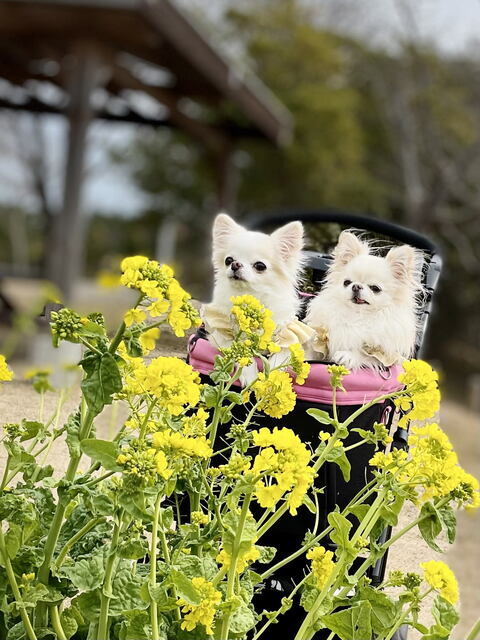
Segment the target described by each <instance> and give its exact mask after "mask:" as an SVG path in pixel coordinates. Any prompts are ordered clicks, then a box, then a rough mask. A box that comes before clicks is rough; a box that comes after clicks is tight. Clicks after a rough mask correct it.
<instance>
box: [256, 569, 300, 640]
mask: <svg viewBox="0 0 480 640" xmlns="http://www.w3.org/2000/svg"><path fill="white" fill-rule="evenodd" d="M307 578H308V575H306V576H304V577H303V579H302V580H301V581H300V582H299V583H298V584H297V585H296V586H295V587H294V589H292V591H291V592H290V593H289V594H288V599H289V600H292V598H293V596H294V595H295V594H296V593H297V591H298V590H299V589H300V587H301V586H302V584H303V583H304V582H305V580H306V579H307ZM282 612H283V606H282V607H280V608H279V609H277V611H275V613H274V615H273V616H272V617H271V618H269V619H268V620H267V622H266V623H265V624H264V625H263V627H261V628H260V629H259V631H258V633H256V634H255V635H254V636H253V638H252V640H258V638H260V636H261V635H262V634H263V633H264V631H266V630H267V629H268V627H269V626H270V625H271V624H272V623H274V622H275V621H276V620H277V618H278V616H279V615H281V614H282Z"/></svg>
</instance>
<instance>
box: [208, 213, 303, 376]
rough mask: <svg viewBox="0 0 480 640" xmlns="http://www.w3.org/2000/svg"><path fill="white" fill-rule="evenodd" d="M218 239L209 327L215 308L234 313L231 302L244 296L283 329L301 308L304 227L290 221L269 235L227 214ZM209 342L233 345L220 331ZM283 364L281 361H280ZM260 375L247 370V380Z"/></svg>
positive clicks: (217, 228)
mask: <svg viewBox="0 0 480 640" xmlns="http://www.w3.org/2000/svg"><path fill="white" fill-rule="evenodd" d="M212 235H213V267H214V271H215V286H214V291H213V300H212V302H211V303H210V304H209V305H207V306H206V307H205V319H206V323H207V325H208V324H209V323H208V315H209V314H208V311H209V308H210V309H214V310H220V311H221V312H223V313H224V314H226V315H228V314H229V312H230V309H231V306H232V303H231V300H230V298H231V297H232V296H239V295H244V294H250V295H252V296H254V297H255V298H257V299H258V300H260V302H261V303H262V304H263V305H264V306H265V307H267V308H268V309H270V311H271V312H272V317H273V320H274V321H275V323H276V325H277V327H278V328H281V327H283V326H285V325H286V324H287V323H289V322H291V321H293V320H295V318H296V314H297V312H298V309H299V305H300V301H299V297H298V294H297V288H296V286H297V282H298V278H299V273H300V269H301V265H302V247H303V226H302V224H301V223H300V222H290V223H288V224H286V225H284V226H283V227H280V228H279V229H277V230H276V231H274V232H273V233H272V234H271V235H268V234H265V233H260V232H258V231H248V230H247V229H245V228H244V227H242V226H240V225H239V224H237V223H236V222H235V221H234V220H233V219H232V218H231V217H230V216H228V215H227V214H225V213H219V214H218V215H217V217H216V218H215V221H214V223H213V232H212ZM209 339H210V341H211V342H212V344H214V345H215V346H216V347H226V346H228V345H229V341H228V339H227V338H226V337H225V334H224V333H223V334H222V332H221V331H215V330H214V327H212V330H211V332H210V335H209ZM275 355H277V354H275ZM278 355H279V356H280V354H278ZM277 360H278V359H277ZM278 364H281V362H278V361H276V365H278ZM255 377H256V368H255V367H254V366H251V367H250V368H248V367H247V368H245V369H244V374H243V375H242V382H243V383H248V382H251V381H252V379H254V378H255Z"/></svg>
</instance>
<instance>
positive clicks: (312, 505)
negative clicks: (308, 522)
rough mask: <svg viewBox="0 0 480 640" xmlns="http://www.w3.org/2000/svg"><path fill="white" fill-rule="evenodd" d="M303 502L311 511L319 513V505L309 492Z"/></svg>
mask: <svg viewBox="0 0 480 640" xmlns="http://www.w3.org/2000/svg"><path fill="white" fill-rule="evenodd" d="M302 504H304V505H305V506H306V507H307V509H308V510H309V511H310V513H317V505H316V504H315V503H314V501H313V500H312V499H311V498H310V496H308V495H307V494H305V495H304V496H303V500H302Z"/></svg>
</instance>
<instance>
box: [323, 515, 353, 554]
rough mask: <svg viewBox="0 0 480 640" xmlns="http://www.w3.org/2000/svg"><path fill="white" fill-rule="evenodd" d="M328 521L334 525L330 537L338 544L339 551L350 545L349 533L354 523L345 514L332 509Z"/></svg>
mask: <svg viewBox="0 0 480 640" xmlns="http://www.w3.org/2000/svg"><path fill="white" fill-rule="evenodd" d="M327 519H328V523H329V524H330V525H331V526H332V527H333V531H332V533H331V534H330V538H331V540H332V542H333V543H334V544H336V545H337V547H338V548H339V551H341V550H343V549H345V548H347V547H348V546H349V545H350V540H349V533H350V529H351V528H352V523H351V522H350V521H349V520H347V518H346V517H345V516H343V515H342V514H341V513H338V512H337V511H332V512H331V513H329V514H328V516H327Z"/></svg>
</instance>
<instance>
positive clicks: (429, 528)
mask: <svg viewBox="0 0 480 640" xmlns="http://www.w3.org/2000/svg"><path fill="white" fill-rule="evenodd" d="M420 515H421V516H425V517H424V519H423V520H421V521H420V522H419V523H418V528H419V530H420V533H421V534H422V538H423V539H424V540H425V542H426V543H427V544H428V545H429V546H430V547H431V548H432V549H434V550H435V551H439V552H441V549H440V547H439V546H438V545H437V544H436V543H435V538H436V537H437V536H438V535H439V534H440V533H441V531H442V520H441V518H440V514H439V512H438V510H437V508H436V507H435V505H434V504H433V503H431V502H425V504H424V505H423V506H422V508H421V510H420Z"/></svg>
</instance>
